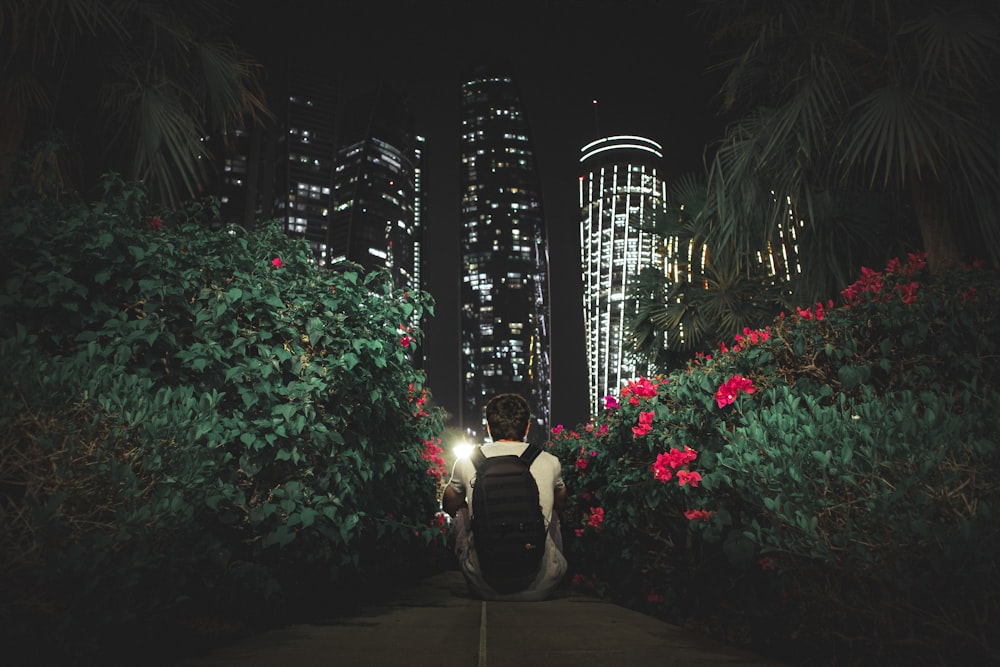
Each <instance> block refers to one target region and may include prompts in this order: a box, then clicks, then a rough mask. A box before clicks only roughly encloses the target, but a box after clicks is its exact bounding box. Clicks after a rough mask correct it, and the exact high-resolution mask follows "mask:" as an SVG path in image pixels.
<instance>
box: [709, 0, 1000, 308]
mask: <svg viewBox="0 0 1000 667" xmlns="http://www.w3.org/2000/svg"><path fill="white" fill-rule="evenodd" d="M998 8H1000V5H998V4H997V3H996V2H995V0H956V2H953V3H948V4H947V6H944V3H937V2H931V1H929V0H910V1H908V2H905V3H901V2H888V1H882V2H874V3H868V2H865V3H861V2H854V1H852V0H846V1H844V2H829V1H828V0H756V1H753V2H747V1H745V0H702V3H701V8H700V12H701V14H702V17H703V18H704V19H706V20H708V21H710V22H714V23H715V24H716V25H718V26H719V27H718V30H717V31H716V33H715V39H716V43H718V44H724V45H728V46H731V47H732V49H733V50H732V53H731V55H730V56H729V57H728V58H727V59H724V60H723V61H722V62H720V63H719V65H718V66H717V67H718V68H719V69H722V70H724V71H726V72H727V78H726V80H725V83H724V85H723V87H722V90H721V91H720V93H721V97H722V107H723V110H724V111H726V112H730V113H732V112H735V113H740V112H742V113H744V115H743V116H741V117H739V119H738V120H736V121H735V122H733V123H732V124H731V125H730V126H729V128H728V129H727V131H726V134H725V136H724V137H723V139H722V140H721V141H720V142H719V144H718V146H717V147H716V151H715V153H714V157H713V158H712V160H711V164H710V167H709V183H708V187H709V192H710V196H711V199H712V207H713V209H714V210H715V211H716V213H717V220H718V221H719V222H718V223H717V224H716V225H715V226H714V227H713V228H712V230H711V233H710V235H709V238H710V242H711V243H712V245H713V247H714V246H715V245H719V246H724V245H726V244H729V243H732V244H734V245H735V246H736V247H738V248H740V249H742V250H743V251H747V250H749V249H750V248H753V247H760V244H761V243H762V242H766V241H767V240H768V239H770V238H773V234H774V231H775V229H776V225H777V223H778V222H779V221H780V220H781V219H782V218H783V216H784V215H786V213H787V211H786V210H782V209H783V207H782V206H780V205H779V206H777V207H775V206H773V205H772V202H774V201H775V200H777V201H779V203H780V202H781V200H783V199H786V198H787V201H790V202H791V203H792V205H793V206H794V207H795V209H796V210H797V212H798V213H799V214H800V215H801V216H802V217H803V218H804V219H805V220H806V221H807V223H808V224H807V226H806V229H807V230H809V233H807V234H806V235H805V238H804V245H805V247H803V249H802V256H803V258H804V261H803V263H804V265H806V266H810V264H812V265H813V266H812V272H813V275H812V280H811V282H810V283H809V284H808V285H807V287H808V288H809V289H811V290H813V291H814V292H819V291H821V290H822V289H823V287H822V285H827V286H828V285H829V284H830V283H831V282H832V279H831V275H834V276H836V278H837V279H840V277H841V276H839V275H837V274H838V273H839V274H843V273H844V272H845V271H846V272H852V271H854V270H856V269H857V265H856V264H854V265H853V266H852V265H850V264H849V262H854V261H856V260H857V259H858V258H859V257H864V256H866V254H868V253H870V252H872V250H873V249H874V250H875V251H880V252H882V253H883V257H882V258H880V259H884V255H885V254H886V253H890V252H893V251H894V250H895V249H894V248H888V247H886V244H887V243H890V242H891V240H892V239H901V242H902V243H904V244H906V243H910V242H911V240H910V239H912V240H913V241H912V242H918V243H920V244H922V246H923V249H924V250H925V251H926V252H927V258H928V263H929V264H930V265H931V267H932V268H935V269H936V268H939V267H941V266H944V265H946V264H948V263H951V262H955V261H958V260H961V259H963V258H970V259H971V258H974V257H975V256H978V257H981V256H982V253H984V252H985V253H987V255H988V259H990V260H992V261H994V262H996V261H1000V227H998V224H997V215H998V213H1000V133H998V125H997V120H996V119H997V118H998V117H1000V96H998V85H997V84H998V80H1000V72H998V69H997V67H998V62H1000V59H998V48H1000V18H998V17H1000V9H998ZM762 210H769V211H770V215H769V218H768V221H769V224H766V225H763V226H760V225H754V224H749V223H748V220H749V219H751V218H752V217H753V216H754V215H759V212H760V211H762ZM887 211H888V212H889V215H886V212H887ZM832 242H837V243H839V244H840V247H839V248H837V249H832V248H831V247H830V245H829V244H830V243H832ZM834 253H837V254H834ZM831 255H833V256H831ZM817 267H819V268H817ZM839 284H841V285H842V284H844V283H843V282H840V283H839Z"/></svg>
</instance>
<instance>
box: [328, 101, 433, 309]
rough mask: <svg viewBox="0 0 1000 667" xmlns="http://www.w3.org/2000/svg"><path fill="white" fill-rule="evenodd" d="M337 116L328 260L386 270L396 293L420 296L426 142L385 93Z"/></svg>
mask: <svg viewBox="0 0 1000 667" xmlns="http://www.w3.org/2000/svg"><path fill="white" fill-rule="evenodd" d="M342 117H343V118H344V119H345V120H344V122H342V123H341V126H340V128H339V131H338V138H339V140H338V145H339V147H338V149H337V151H336V159H335V162H336V167H335V168H334V175H333V202H332V209H333V210H332V213H331V216H330V224H329V226H328V231H327V235H326V239H325V248H326V251H327V254H326V258H327V261H330V262H333V263H336V262H339V261H344V260H348V261H352V262H356V263H357V264H360V265H361V266H363V267H364V268H365V269H366V270H372V269H376V268H386V269H388V270H389V272H390V273H391V274H392V278H393V282H394V283H395V285H396V286H397V287H399V288H402V289H422V288H423V276H422V273H423V269H422V262H423V246H424V226H423V217H424V201H425V197H424V192H423V190H424V183H423V162H424V146H425V140H424V138H423V137H422V136H420V135H418V134H416V133H415V131H414V126H413V114H412V112H411V111H410V109H409V106H408V102H407V100H405V99H404V98H402V97H400V96H399V95H397V94H396V93H395V92H393V91H392V90H390V89H389V88H388V87H385V86H383V87H382V88H380V89H379V90H378V91H377V92H375V93H373V94H371V95H367V96H365V97H362V98H360V99H359V100H357V101H355V102H353V103H351V104H350V105H349V106H348V108H347V110H346V111H345V113H344V114H342Z"/></svg>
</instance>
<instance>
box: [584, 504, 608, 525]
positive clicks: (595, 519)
mask: <svg viewBox="0 0 1000 667" xmlns="http://www.w3.org/2000/svg"><path fill="white" fill-rule="evenodd" d="M603 523H604V509H603V508H600V507H591V508H590V517H589V518H588V519H587V525H589V526H592V527H593V528H596V529H598V530H600V528H601V524H603Z"/></svg>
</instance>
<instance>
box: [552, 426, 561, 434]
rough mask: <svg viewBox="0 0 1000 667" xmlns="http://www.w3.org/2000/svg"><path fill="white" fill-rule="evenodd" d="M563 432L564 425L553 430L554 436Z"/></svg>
mask: <svg viewBox="0 0 1000 667" xmlns="http://www.w3.org/2000/svg"><path fill="white" fill-rule="evenodd" d="M562 432H563V425H562V424H559V426H556V427H555V428H553V429H552V435H559V434H560V433H562Z"/></svg>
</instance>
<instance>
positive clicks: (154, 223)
mask: <svg viewBox="0 0 1000 667" xmlns="http://www.w3.org/2000/svg"><path fill="white" fill-rule="evenodd" d="M162 226H163V221H162V220H160V218H159V216H153V217H152V218H150V220H149V229H150V231H154V232H158V231H160V227H162Z"/></svg>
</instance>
